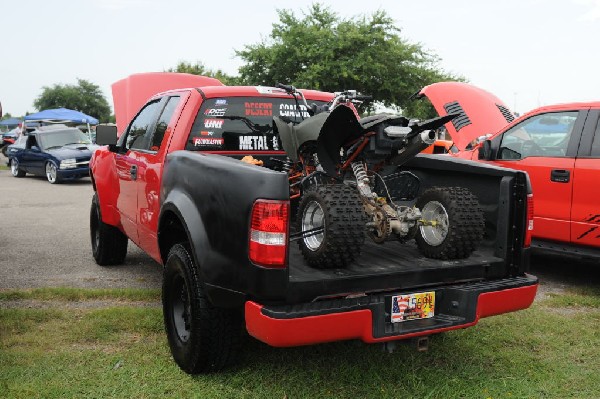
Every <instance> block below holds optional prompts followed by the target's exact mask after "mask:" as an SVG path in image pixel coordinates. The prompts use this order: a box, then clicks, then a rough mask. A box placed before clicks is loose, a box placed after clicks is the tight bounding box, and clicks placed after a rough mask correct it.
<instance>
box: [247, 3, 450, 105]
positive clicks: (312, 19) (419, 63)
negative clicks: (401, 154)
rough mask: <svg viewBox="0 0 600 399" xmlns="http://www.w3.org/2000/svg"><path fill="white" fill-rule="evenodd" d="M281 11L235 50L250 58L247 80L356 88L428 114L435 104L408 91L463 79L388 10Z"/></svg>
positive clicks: (314, 7) (388, 102)
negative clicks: (261, 35) (408, 36)
mask: <svg viewBox="0 0 600 399" xmlns="http://www.w3.org/2000/svg"><path fill="white" fill-rule="evenodd" d="M278 13H279V22H278V23H275V24H273V29H272V32H271V34H270V36H269V37H268V38H267V39H265V40H263V41H262V42H260V43H258V44H254V45H247V46H245V47H244V49H243V50H240V51H236V54H237V55H238V56H239V57H241V58H242V59H243V60H244V61H245V65H244V66H242V67H241V68H240V74H241V77H240V78H241V81H242V82H243V83H245V84H251V85H256V84H264V85H273V84H274V83H277V82H282V83H288V84H293V85H294V86H298V87H305V88H311V89H319V90H325V91H341V90H346V89H356V90H358V91H360V92H362V93H364V94H370V95H372V96H373V97H374V98H375V100H377V101H380V102H382V103H383V104H384V105H386V106H388V107H394V108H396V109H397V108H402V109H403V110H404V112H405V113H406V114H407V115H408V116H418V117H427V116H430V115H431V112H432V110H433V109H432V108H431V107H426V106H423V104H419V103H418V102H416V103H415V102H414V101H409V97H410V96H411V95H412V94H414V93H416V92H417V91H419V90H420V89H421V88H422V87H424V86H426V85H428V84H431V83H434V82H438V81H442V80H461V78H460V77H457V76H453V75H451V74H448V73H446V72H444V71H443V70H441V69H440V68H439V67H438V65H437V64H438V62H439V59H438V57H437V56H435V55H434V54H431V53H429V52H428V51H426V50H425V49H424V48H423V47H422V45H421V44H416V43H409V42H408V41H407V40H405V39H403V38H402V37H400V29H399V28H397V27H396V26H395V25H394V22H393V20H392V18H390V17H389V16H388V15H387V14H386V12H385V11H377V12H375V13H374V14H372V15H371V16H369V17H365V16H362V17H356V18H352V19H341V18H340V17H339V16H338V15H336V14H335V13H333V12H332V11H330V9H329V8H326V7H322V6H321V5H319V4H313V5H312V6H311V7H310V9H309V11H308V12H307V13H305V14H304V16H303V17H302V18H298V17H296V16H295V15H294V13H293V12H292V11H289V10H278Z"/></svg>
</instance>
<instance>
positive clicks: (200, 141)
mask: <svg viewBox="0 0 600 399" xmlns="http://www.w3.org/2000/svg"><path fill="white" fill-rule="evenodd" d="M223 141H224V140H223V138H212V137H195V138H194V145H195V146H196V147H213V146H221V145H223Z"/></svg>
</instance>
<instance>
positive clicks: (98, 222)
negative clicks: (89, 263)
mask: <svg viewBox="0 0 600 399" xmlns="http://www.w3.org/2000/svg"><path fill="white" fill-rule="evenodd" d="M90 236H91V240H92V255H93V256H94V260H95V261H96V263H97V264H99V265H100V266H108V265H120V264H122V263H123V262H124V261H125V256H126V255H127V243H128V242H129V239H128V238H127V236H126V235H125V234H123V233H122V232H121V230H119V229H118V228H116V227H115V226H111V225H109V224H106V223H104V222H103V221H102V215H101V213H100V203H99V202H98V194H97V193H94V197H93V198H92V208H91V209H90Z"/></svg>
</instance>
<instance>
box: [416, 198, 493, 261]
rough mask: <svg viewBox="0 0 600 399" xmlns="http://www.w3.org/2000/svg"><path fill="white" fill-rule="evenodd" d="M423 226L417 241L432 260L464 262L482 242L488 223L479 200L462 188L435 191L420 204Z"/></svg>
mask: <svg viewBox="0 0 600 399" xmlns="http://www.w3.org/2000/svg"><path fill="white" fill-rule="evenodd" d="M416 206H417V208H419V209H420V210H421V214H422V217H421V222H419V230H418V231H417V234H416V237H415V240H416V242H417V246H418V247H419V250H420V251H421V253H422V254H423V255H425V256H426V257H428V258H433V259H442V260H450V259H464V258H467V257H469V256H470V255H471V254H472V253H473V251H475V250H476V249H477V247H478V246H479V244H480V243H481V241H482V240H483V234H484V231H485V222H484V217H483V210H482V209H481V206H480V205H479V201H478V200H477V197H476V196H475V195H473V193H471V191H469V190H468V189H466V188H463V187H434V188H431V189H429V190H427V191H425V192H424V193H423V195H422V196H421V197H419V199H418V200H417V204H416Z"/></svg>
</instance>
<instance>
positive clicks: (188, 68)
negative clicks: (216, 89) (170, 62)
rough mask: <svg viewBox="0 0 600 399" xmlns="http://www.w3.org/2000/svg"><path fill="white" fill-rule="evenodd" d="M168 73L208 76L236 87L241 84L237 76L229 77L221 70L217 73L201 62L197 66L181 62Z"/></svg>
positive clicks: (168, 70)
mask: <svg viewBox="0 0 600 399" xmlns="http://www.w3.org/2000/svg"><path fill="white" fill-rule="evenodd" d="M166 72H179V73H190V74H192V75H202V76H208V77H210V78H215V79H219V80H220V81H221V83H223V84H225V85H228V86H234V85H236V84H239V78H238V77H236V76H231V75H227V74H226V73H225V72H223V71H222V70H220V69H217V70H216V71H214V70H212V69H207V68H206V67H205V66H204V64H203V63H202V62H200V61H197V62H196V63H195V64H192V63H191V62H186V61H181V62H180V63H179V64H177V66H176V67H175V68H169V69H167V70H166Z"/></svg>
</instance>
